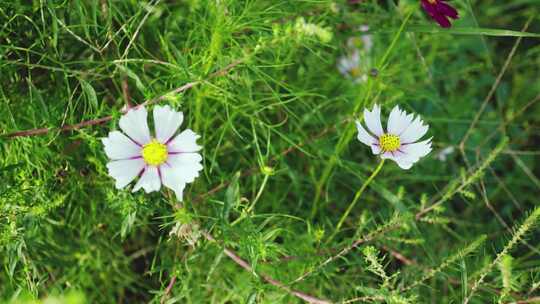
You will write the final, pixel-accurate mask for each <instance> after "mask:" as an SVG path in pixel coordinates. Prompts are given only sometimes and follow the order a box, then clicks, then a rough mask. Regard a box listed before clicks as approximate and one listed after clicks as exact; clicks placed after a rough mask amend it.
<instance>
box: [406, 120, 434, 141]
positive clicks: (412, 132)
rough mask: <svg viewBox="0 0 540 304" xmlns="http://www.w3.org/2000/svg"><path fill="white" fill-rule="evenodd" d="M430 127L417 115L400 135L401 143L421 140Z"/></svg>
mask: <svg viewBox="0 0 540 304" xmlns="http://www.w3.org/2000/svg"><path fill="white" fill-rule="evenodd" d="M428 129H429V127H428V126H427V125H424V121H422V119H421V118H420V116H418V117H416V119H415V120H414V121H413V122H412V123H411V124H410V125H409V126H408V127H407V129H405V131H403V133H401V135H400V136H399V137H400V140H401V143H402V144H406V143H412V142H415V141H417V140H419V139H420V138H422V136H424V135H425V134H426V133H427V131H428Z"/></svg>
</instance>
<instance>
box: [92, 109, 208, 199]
mask: <svg viewBox="0 0 540 304" xmlns="http://www.w3.org/2000/svg"><path fill="white" fill-rule="evenodd" d="M153 114H154V127H155V131H156V132H155V137H153V136H151V135H150V130H149V128H148V122H147V116H148V113H147V111H146V108H145V107H143V106H141V107H138V108H134V109H131V110H129V111H128V112H127V113H126V114H125V115H123V116H122V117H121V118H120V129H122V131H124V133H125V134H124V133H122V132H119V131H112V132H110V133H109V136H108V137H106V138H103V139H102V142H103V145H104V146H105V153H106V154H107V156H108V157H109V158H110V159H111V161H110V162H109V163H108V164H107V168H108V169H109V175H111V176H112V177H113V178H114V179H115V180H116V188H118V189H122V188H124V187H125V186H127V185H128V184H129V183H130V182H131V181H133V180H134V179H135V178H136V177H138V176H140V178H139V180H138V181H137V183H136V184H135V187H133V192H135V191H137V190H139V189H141V188H143V189H144V190H145V191H146V193H149V192H152V191H158V190H159V189H160V188H161V185H162V184H163V185H164V186H166V187H168V188H170V189H172V190H173V191H174V192H175V193H176V197H177V198H178V199H179V200H182V193H183V191H184V188H185V186H186V184H187V183H191V182H193V180H195V178H196V177H197V176H199V171H201V170H202V168H203V167H202V165H201V160H202V157H201V155H200V154H199V153H197V151H199V150H200V149H201V147H200V146H199V145H197V142H196V141H197V138H199V136H198V135H197V134H195V133H194V132H193V131H192V130H190V129H186V130H184V131H182V132H181V133H180V134H178V135H177V136H175V134H176V131H177V130H178V128H179V127H180V125H181V124H182V121H183V120H184V115H183V113H182V112H176V111H174V110H172V109H171V107H169V106H156V107H154V113H153Z"/></svg>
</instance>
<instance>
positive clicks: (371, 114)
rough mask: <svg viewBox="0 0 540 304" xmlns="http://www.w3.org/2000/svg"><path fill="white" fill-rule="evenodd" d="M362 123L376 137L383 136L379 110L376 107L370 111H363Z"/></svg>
mask: <svg viewBox="0 0 540 304" xmlns="http://www.w3.org/2000/svg"><path fill="white" fill-rule="evenodd" d="M364 122H365V123H366V126H367V127H368V129H369V131H370V132H371V133H373V134H375V135H376V136H377V137H379V136H381V135H383V134H384V130H383V128H382V124H381V108H380V107H379V106H378V105H374V106H373V110H371V111H369V110H368V109H364Z"/></svg>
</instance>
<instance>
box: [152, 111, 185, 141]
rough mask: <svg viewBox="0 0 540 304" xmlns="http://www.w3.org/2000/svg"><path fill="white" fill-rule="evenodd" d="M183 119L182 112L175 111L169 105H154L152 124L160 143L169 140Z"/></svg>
mask: <svg viewBox="0 0 540 304" xmlns="http://www.w3.org/2000/svg"><path fill="white" fill-rule="evenodd" d="M183 120H184V114H183V113H182V112H176V111H174V110H173V109H171V107H170V106H168V105H166V106H155V107H154V126H155V129H156V139H157V140H158V141H159V142H161V143H166V142H167V141H169V140H170V139H171V138H172V137H173V136H174V134H175V133H176V131H177V130H178V128H179V127H180V125H181V124H182V121H183Z"/></svg>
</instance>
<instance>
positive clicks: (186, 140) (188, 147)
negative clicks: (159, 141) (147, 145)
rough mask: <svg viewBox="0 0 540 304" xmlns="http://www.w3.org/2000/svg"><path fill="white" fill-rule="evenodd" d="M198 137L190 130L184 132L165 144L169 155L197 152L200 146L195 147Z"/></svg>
mask: <svg viewBox="0 0 540 304" xmlns="http://www.w3.org/2000/svg"><path fill="white" fill-rule="evenodd" d="M198 138H199V135H197V134H196V133H195V132H193V131H192V130H190V129H186V130H184V131H183V132H182V133H180V134H178V136H176V137H175V138H174V139H173V140H171V141H170V142H169V143H168V144H167V150H168V151H169V152H170V153H179V152H182V153H186V152H197V151H199V150H200V149H201V146H199V145H197V139H198Z"/></svg>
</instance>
